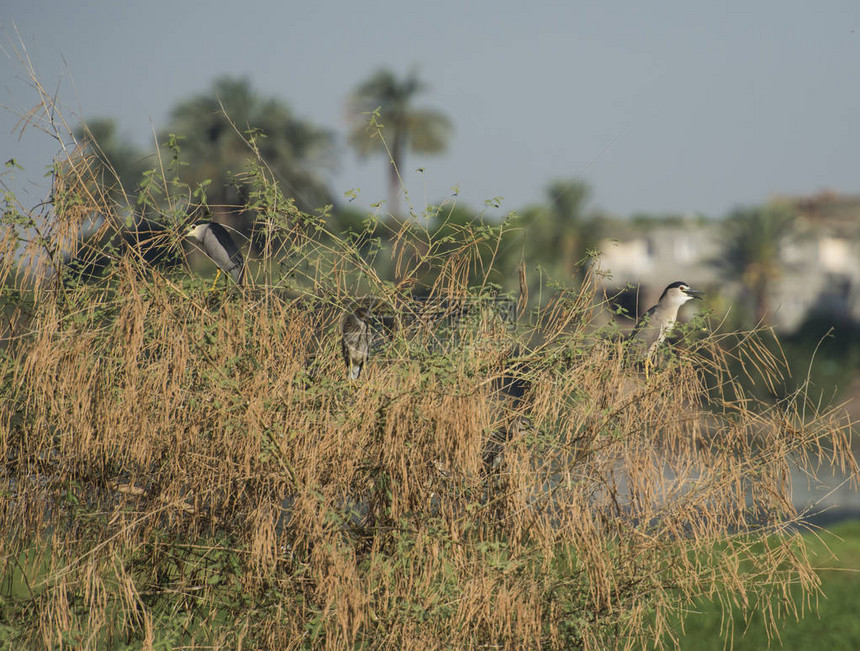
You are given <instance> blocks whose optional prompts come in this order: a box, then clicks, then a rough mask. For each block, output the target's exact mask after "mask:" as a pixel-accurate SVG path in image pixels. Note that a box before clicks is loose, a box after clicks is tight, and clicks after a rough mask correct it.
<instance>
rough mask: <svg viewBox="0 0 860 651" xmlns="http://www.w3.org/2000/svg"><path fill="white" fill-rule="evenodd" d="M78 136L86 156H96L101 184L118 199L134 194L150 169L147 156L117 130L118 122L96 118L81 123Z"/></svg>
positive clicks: (93, 168)
mask: <svg viewBox="0 0 860 651" xmlns="http://www.w3.org/2000/svg"><path fill="white" fill-rule="evenodd" d="M74 136H75V138H76V139H77V141H78V142H79V143H80V144H81V146H82V148H83V151H84V153H85V154H86V155H91V156H93V157H94V160H95V166H94V167H92V168H91V169H92V172H93V173H94V175H95V177H96V178H95V179H94V180H97V181H98V183H99V185H100V186H101V187H102V188H106V189H108V191H109V193H110V195H111V196H112V197H113V198H115V199H125V198H126V196H127V195H134V194H135V192H136V188H137V183H138V182H139V181H140V177H141V175H142V174H143V171H144V170H145V169H146V168H147V161H146V155H145V154H144V152H143V151H142V150H140V149H138V148H137V147H136V146H135V145H134V144H133V143H131V142H129V141H128V140H125V139H123V138H122V137H121V136H120V135H119V133H118V132H117V127H116V121H114V120H113V119H111V118H95V119H92V120H89V121H87V122H86V123H83V124H81V125H79V126H78V127H77V128H76V129H75V130H74Z"/></svg>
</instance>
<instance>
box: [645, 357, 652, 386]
mask: <svg viewBox="0 0 860 651" xmlns="http://www.w3.org/2000/svg"><path fill="white" fill-rule="evenodd" d="M650 371H651V355H648V356H647V357H646V358H645V381H646V382H647V381H648V375H649V373H650Z"/></svg>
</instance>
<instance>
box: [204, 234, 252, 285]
mask: <svg viewBox="0 0 860 651" xmlns="http://www.w3.org/2000/svg"><path fill="white" fill-rule="evenodd" d="M203 250H204V251H206V254H207V255H208V256H209V257H210V258H212V260H213V261H214V262H215V264H216V265H218V268H219V269H221V270H222V271H224V272H226V273H229V274H230V276H232V278H233V280H235V281H236V282H237V283H239V284H241V283H242V277H243V275H244V271H245V258H243V257H242V252H241V251H239V247H237V246H236V243H235V242H234V241H233V238H232V237H230V233H228V232H227V229H226V228H224V227H223V226H221V224H216V223H214V222H213V223H212V224H210V225H209V228H208V229H207V231H206V235H205V236H204V238H203Z"/></svg>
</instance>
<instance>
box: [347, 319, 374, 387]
mask: <svg viewBox="0 0 860 651" xmlns="http://www.w3.org/2000/svg"><path fill="white" fill-rule="evenodd" d="M369 318H370V310H369V309H368V308H366V307H359V308H356V309H355V310H354V311H353V312H351V313H349V314H347V315H346V316H345V317H344V319H343V322H342V323H341V337H340V347H341V351H342V352H343V360H344V361H345V362H346V368H347V369H348V371H349V377H350V378H352V379H353V380H357V379H358V377H359V375H361V369H362V368H363V367H364V363H365V362H366V361H367V356H368V354H369V353H370V326H369V325H368V323H367V320H368V319H369Z"/></svg>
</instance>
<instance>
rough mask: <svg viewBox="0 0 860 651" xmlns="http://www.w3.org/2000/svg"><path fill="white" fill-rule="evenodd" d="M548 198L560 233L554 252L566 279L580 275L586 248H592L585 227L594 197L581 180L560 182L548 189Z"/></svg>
mask: <svg viewBox="0 0 860 651" xmlns="http://www.w3.org/2000/svg"><path fill="white" fill-rule="evenodd" d="M547 195H548V197H549V209H550V214H549V217H550V219H551V221H552V223H553V225H554V228H553V229H552V230H554V231H555V232H556V234H557V236H556V237H555V238H553V240H552V242H551V243H550V244H551V249H550V250H551V251H552V252H553V253H554V254H555V255H556V256H557V259H558V260H559V261H560V262H561V265H562V272H563V273H564V274H565V276H568V277H569V276H571V275H573V276H578V275H580V273H581V269H580V266H581V265H580V263H581V262H582V260H583V257H584V256H585V250H586V246H588V245H593V243H594V241H593V240H594V238H593V237H592V238H589V237H588V236H587V233H586V231H587V230H590V229H586V224H585V219H586V216H585V206H586V204H587V203H588V199H589V198H590V195H591V187H590V186H589V185H588V184H587V183H586V182H585V181H581V180H579V179H570V180H558V181H554V182H552V183H550V185H549V187H548V188H547Z"/></svg>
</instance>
